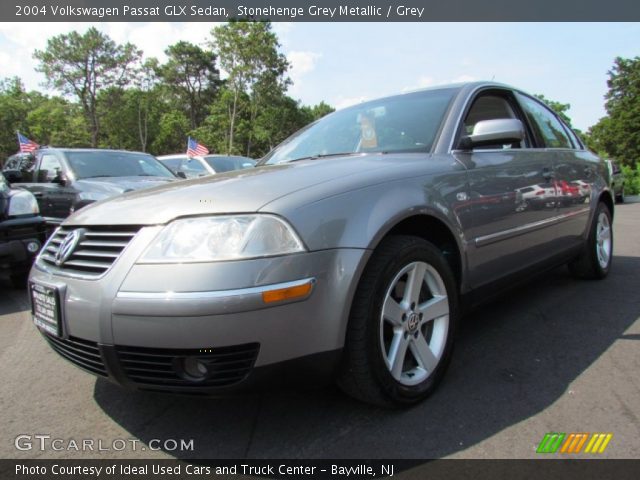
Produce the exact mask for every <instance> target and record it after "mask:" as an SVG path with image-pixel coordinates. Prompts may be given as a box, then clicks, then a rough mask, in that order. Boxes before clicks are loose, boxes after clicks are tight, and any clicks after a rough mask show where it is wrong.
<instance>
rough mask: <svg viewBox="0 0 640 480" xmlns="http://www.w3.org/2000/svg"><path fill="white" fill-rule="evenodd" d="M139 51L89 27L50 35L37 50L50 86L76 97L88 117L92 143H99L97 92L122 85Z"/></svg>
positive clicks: (129, 75)
mask: <svg viewBox="0 0 640 480" xmlns="http://www.w3.org/2000/svg"><path fill="white" fill-rule="evenodd" d="M141 54H142V52H141V51H140V50H138V49H137V48H136V47H135V46H133V45H132V44H130V43H127V44H125V45H117V44H116V43H115V42H114V41H113V40H111V38H109V37H108V36H107V35H105V34H103V33H101V32H100V31H98V30H97V29H96V28H94V27H91V28H89V30H87V31H86V32H85V34H84V35H81V34H79V33H78V32H75V31H73V32H71V33H69V34H62V35H58V36H55V37H52V38H50V39H49V40H48V41H47V47H46V48H45V49H44V50H36V51H35V53H34V57H35V58H36V59H37V60H38V61H39V62H40V64H39V66H38V68H37V70H38V71H40V72H42V73H44V74H45V76H46V78H47V83H48V85H49V86H50V87H53V88H56V89H58V90H60V91H62V93H63V94H64V95H70V96H75V97H76V98H77V99H78V101H79V102H80V105H81V106H82V110H83V112H84V114H85V116H86V118H87V123H88V125H89V132H90V134H91V146H93V147H95V146H97V145H98V136H99V134H100V121H99V117H98V102H97V98H98V95H99V93H100V92H101V91H102V90H103V89H106V88H109V87H123V86H125V85H127V84H128V83H129V81H130V79H131V76H132V68H131V67H132V66H133V64H134V63H135V62H136V61H138V60H139V59H140V56H141Z"/></svg>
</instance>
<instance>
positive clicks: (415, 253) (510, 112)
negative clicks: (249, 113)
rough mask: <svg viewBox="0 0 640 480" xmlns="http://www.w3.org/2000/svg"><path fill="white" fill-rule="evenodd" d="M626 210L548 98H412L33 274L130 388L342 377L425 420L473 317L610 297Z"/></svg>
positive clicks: (70, 344) (62, 348)
mask: <svg viewBox="0 0 640 480" xmlns="http://www.w3.org/2000/svg"><path fill="white" fill-rule="evenodd" d="M525 192H526V194H525ZM537 192H542V193H541V195H540V196H541V198H540V199H538V198H537V197H538V196H539V195H538V193H537ZM542 197H544V198H542ZM613 204H614V201H613V195H612V192H611V191H610V182H609V178H608V171H607V167H606V165H605V164H604V162H603V161H602V160H601V159H599V158H598V157H597V156H595V155H594V154H592V153H591V152H589V151H588V150H587V149H586V148H585V147H584V145H583V144H582V142H581V141H580V139H579V138H578V137H577V136H576V135H575V134H574V133H573V132H572V131H571V129H570V128H568V127H567V125H565V124H564V123H563V122H562V120H561V119H560V118H558V116H557V115H556V114H555V113H554V112H553V111H551V110H550V109H549V108H548V107H547V106H545V105H544V104H542V103H540V102H539V101H538V100H537V99H535V98H534V97H531V96H529V95H527V94H526V93H524V92H521V91H519V90H517V89H514V88H511V87H508V86H504V85H500V84H494V83H472V84H465V85H454V86H446V87H439V88H433V89H428V90H423V91H418V92H412V93H406V94H402V95H397V96H392V97H388V98H383V99H380V100H374V101H370V102H367V103H362V104H360V105H357V106H354V107H350V108H347V109H344V110H341V111H338V112H335V113H333V114H331V115H328V116H326V117H324V118H323V119H321V120H319V121H317V122H315V123H313V124H311V125H309V126H307V127H306V128H304V129H303V130H301V131H299V132H298V133H296V134H294V135H293V136H292V137H290V138H289V139H287V140H286V141H285V142H284V143H282V144H281V145H279V146H278V147H277V148H275V149H274V150H273V151H272V152H270V153H269V154H268V155H267V156H266V157H265V158H263V159H262V160H261V161H260V162H259V164H258V166H257V168H252V169H247V170H240V171H235V172H229V173H223V174H218V175H215V176H211V177H204V178H200V179H193V180H187V181H184V182H174V183H171V184H168V185H165V186H161V187H157V188H152V189H149V190H145V191H141V192H131V193H127V194H124V195H122V196H119V197H117V198H113V199H111V200H107V201H103V202H99V203H96V204H95V205H91V206H89V207H87V208H84V209H82V210H80V211H78V212H77V213H75V214H74V215H72V216H71V217H69V218H68V219H67V220H66V221H65V222H64V223H63V224H62V225H61V227H60V228H59V229H58V230H57V232H56V233H55V234H54V235H53V236H52V237H51V239H50V240H49V241H48V243H47V244H46V246H45V247H44V249H43V251H42V253H41V254H40V256H39V258H38V259H37V261H36V263H35V266H34V268H33V270H32V273H31V277H30V290H31V298H32V302H33V311H34V316H33V318H34V322H35V324H36V325H37V327H38V329H39V330H40V331H41V333H42V334H43V337H44V338H45V339H46V341H47V342H49V343H50V345H51V346H52V347H53V348H54V349H55V350H56V351H57V352H58V353H59V354H60V355H62V356H63V357H65V358H66V359H68V360H69V361H71V362H72V363H74V364H76V365H77V366H79V367H81V368H83V369H85V370H87V371H89V372H91V373H93V374H95V375H99V376H103V377H107V378H109V379H111V380H113V381H114V382H117V383H119V384H121V385H122V386H124V387H129V388H137V389H146V390H154V391H173V392H176V391H177V392H198V393H206V394H212V395H218V394H221V393H225V392H228V391H237V390H245V389H249V388H256V387H259V386H264V385H269V386H272V385H278V384H283V383H284V384H293V385H302V384H312V385H314V384H317V382H318V380H319V379H337V381H338V383H339V384H340V385H341V386H342V388H343V389H344V390H345V391H346V392H348V393H349V394H351V395H353V396H355V397H357V398H360V399H362V400H365V401H368V402H372V403H376V404H381V405H397V404H400V405H406V404H411V403H414V402H417V401H419V400H421V399H423V398H425V397H426V396H427V395H429V394H430V393H431V392H432V391H433V390H434V389H435V387H436V386H437V384H438V382H439V381H440V380H441V378H442V377H443V374H444V372H445V370H446V367H447V364H448V363H449V360H450V358H451V354H452V350H453V345H454V339H455V333H456V328H457V325H458V322H459V319H460V316H461V314H462V312H463V310H464V309H465V308H466V307H468V306H473V305H475V304H478V303H480V302H482V301H484V300H486V299H488V298H491V297H493V296H494V295H495V294H496V293H498V292H500V291H502V290H504V289H505V288H507V287H509V286H511V285H513V284H514V283H515V281H520V280H522V279H523V278H528V277H529V276H531V275H532V274H533V273H536V272H539V271H541V270H544V269H548V268H551V267H555V266H557V265H559V264H563V263H568V265H569V268H570V270H571V272H572V273H573V274H574V275H575V276H577V277H581V278H603V277H605V276H606V275H607V274H608V272H609V269H610V266H611V258H612V249H613V238H612V230H611V222H612V218H613V207H614V205H613Z"/></svg>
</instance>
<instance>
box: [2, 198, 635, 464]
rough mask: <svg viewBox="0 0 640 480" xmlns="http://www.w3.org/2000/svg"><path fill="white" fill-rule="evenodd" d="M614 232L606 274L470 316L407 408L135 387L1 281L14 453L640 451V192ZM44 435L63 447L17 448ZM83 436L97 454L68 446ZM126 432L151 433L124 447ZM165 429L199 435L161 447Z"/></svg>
mask: <svg viewBox="0 0 640 480" xmlns="http://www.w3.org/2000/svg"><path fill="white" fill-rule="evenodd" d="M614 235H615V257H614V260H613V266H612V271H611V274H610V275H609V277H608V278H607V279H606V280H603V281H576V280H574V279H572V278H571V277H570V276H569V275H568V273H567V271H566V269H564V268H559V269H556V270H554V271H551V272H548V273H546V274H544V275H542V276H540V277H537V278H535V279H533V280H532V281H530V282H529V283H527V284H526V285H524V286H522V287H520V288H518V289H517V290H514V291H512V292H511V293H509V294H508V295H507V296H504V297H502V298H500V299H498V300H496V301H494V302H492V303H490V304H488V305H486V306H485V307H483V308H482V309H481V310H478V311H476V312H474V313H472V314H471V315H469V316H468V317H467V318H465V319H464V321H463V324H462V327H461V331H460V335H459V339H458V343H457V347H456V351H455V354H454V359H453V362H452V364H451V367H450V369H449V371H448V374H447V376H446V378H445V380H444V381H443V383H442V384H441V386H440V388H439V390H438V391H437V392H436V393H435V394H434V395H433V396H432V397H430V398H429V399H428V400H427V401H425V402H424V403H421V404H420V405H418V406H415V407H413V408H411V409H408V410H399V411H389V410H382V409H378V408H374V407H370V406H368V405H364V404H361V403H358V402H357V401H354V400H351V399H350V398H348V397H346V396H344V395H343V394H342V393H341V392H340V391H339V390H337V389H336V388H324V389H319V390H312V391H295V390H293V391H279V392H274V393H267V394H256V395H252V396H244V397H236V398H226V399H207V398H192V397H179V396H167V395H161V394H152V393H136V392H129V391H124V390H121V389H120V388H119V387H117V386H114V385H112V384H110V383H109V382H107V381H105V380H102V379H96V378H94V377H93V376H91V375H89V374H86V373H84V372H82V371H80V370H79V369H77V368H75V367H73V366H72V365H70V364H69V363H67V362H66V361H65V360H63V359H61V358H59V357H58V356H57V355H56V354H54V352H53V351H51V350H50V348H49V347H48V346H47V345H46V344H45V342H44V340H43V339H42V338H41V337H40V335H39V333H38V332H37V330H36V328H35V327H34V326H33V325H32V323H31V319H30V313H29V306H28V299H27V294H26V292H25V291H19V290H14V289H12V288H11V287H10V284H9V282H8V279H6V278H0V365H1V371H0V412H2V413H1V414H0V432H1V433H0V458H19V459H20V458H75V459H77V458H128V459H131V458H172V457H180V458H234V459H238V458H387V459H389V458H417V459H430V458H445V457H447V458H474V459H485V458H535V457H537V456H539V454H536V453H535V450H536V447H537V445H538V444H539V443H540V441H541V440H542V438H543V436H544V435H545V433H547V432H565V433H571V432H589V433H594V432H603V433H612V434H613V437H612V440H611V442H610V443H609V445H608V447H607V449H606V451H605V452H604V453H602V454H600V455H598V456H599V457H601V458H635V459H637V458H640V440H639V439H640V375H638V372H639V371H640V295H639V294H638V292H640V203H628V204H625V205H619V206H617V209H616V218H615V221H614ZM301 341H303V339H301ZM40 434H44V435H50V437H51V439H53V438H58V439H62V442H58V447H62V450H59V451H56V450H53V449H52V448H50V446H48V447H47V448H45V449H44V450H41V449H40V448H39V445H38V443H39V442H38V441H35V442H33V447H32V448H31V449H29V450H24V451H23V450H19V449H17V448H16V447H15V442H16V437H18V436H19V435H30V436H32V437H31V438H32V440H33V439H34V437H33V435H40ZM84 439H88V440H94V442H95V444H94V445H95V447H94V450H93V451H92V450H86V451H84V452H77V451H76V450H75V449H74V448H73V444H72V443H71V444H70V443H69V442H70V441H71V440H73V441H75V442H78V443H81V442H82V440H84ZM120 439H122V440H125V441H126V442H128V443H127V444H128V445H131V443H130V441H131V439H133V440H139V442H140V443H138V444H137V447H136V450H133V449H132V447H130V446H127V447H126V448H125V449H124V450H122V451H116V450H114V447H116V448H120V446H121V445H122V444H121V443H118V442H114V441H117V440H120ZM154 439H159V440H161V441H164V440H168V439H169V440H177V441H178V442H179V441H180V440H181V439H182V440H185V441H187V443H188V442H189V441H191V440H193V446H194V448H193V450H189V451H175V450H173V448H172V446H173V443H171V442H169V444H168V446H165V447H164V448H161V449H160V450H151V449H150V448H149V447H150V446H151V445H157V442H154V441H153V440H154ZM47 441H48V440H47ZM99 441H100V442H102V444H101V445H102V448H110V449H109V450H106V451H97V450H96V449H95V448H97V445H98V442H99ZM69 445H71V447H69ZM161 445H162V443H161ZM21 446H22V447H23V448H25V444H24V443H22V444H21ZM585 455H586V454H585Z"/></svg>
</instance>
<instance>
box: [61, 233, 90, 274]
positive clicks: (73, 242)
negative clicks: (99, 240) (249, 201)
mask: <svg viewBox="0 0 640 480" xmlns="http://www.w3.org/2000/svg"><path fill="white" fill-rule="evenodd" d="M83 236H84V230H82V229H78V230H74V231H73V232H71V233H69V234H68V235H67V236H66V237H64V240H63V241H62V243H61V244H60V247H59V248H58V251H57V252H56V255H55V257H54V259H55V261H56V265H57V266H58V267H59V266H60V265H62V264H63V263H64V262H66V261H67V260H68V259H69V257H70V256H71V254H72V253H73V251H74V250H75V249H76V247H77V246H78V243H80V240H82V237H83Z"/></svg>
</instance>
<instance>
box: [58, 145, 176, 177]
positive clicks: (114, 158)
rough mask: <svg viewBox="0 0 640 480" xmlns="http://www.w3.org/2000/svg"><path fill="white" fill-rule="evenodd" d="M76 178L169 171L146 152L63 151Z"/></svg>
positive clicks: (167, 174) (168, 173)
mask: <svg viewBox="0 0 640 480" xmlns="http://www.w3.org/2000/svg"><path fill="white" fill-rule="evenodd" d="M65 155H66V157H67V159H68V161H69V166H70V167H71V170H73V172H74V173H75V175H76V178H77V179H83V178H94V177H137V176H142V177H168V178H175V176H174V175H173V174H172V173H171V171H170V170H169V169H168V168H166V167H165V166H164V165H162V164H161V163H160V162H159V161H158V160H156V158H155V157H152V156H151V155H148V154H146V153H134V152H118V151H104V150H103V151H77V152H66V153H65Z"/></svg>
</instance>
